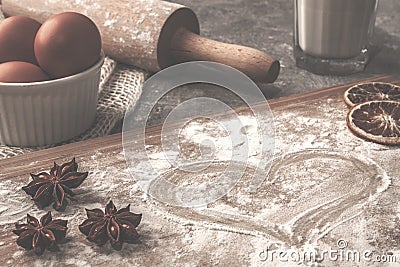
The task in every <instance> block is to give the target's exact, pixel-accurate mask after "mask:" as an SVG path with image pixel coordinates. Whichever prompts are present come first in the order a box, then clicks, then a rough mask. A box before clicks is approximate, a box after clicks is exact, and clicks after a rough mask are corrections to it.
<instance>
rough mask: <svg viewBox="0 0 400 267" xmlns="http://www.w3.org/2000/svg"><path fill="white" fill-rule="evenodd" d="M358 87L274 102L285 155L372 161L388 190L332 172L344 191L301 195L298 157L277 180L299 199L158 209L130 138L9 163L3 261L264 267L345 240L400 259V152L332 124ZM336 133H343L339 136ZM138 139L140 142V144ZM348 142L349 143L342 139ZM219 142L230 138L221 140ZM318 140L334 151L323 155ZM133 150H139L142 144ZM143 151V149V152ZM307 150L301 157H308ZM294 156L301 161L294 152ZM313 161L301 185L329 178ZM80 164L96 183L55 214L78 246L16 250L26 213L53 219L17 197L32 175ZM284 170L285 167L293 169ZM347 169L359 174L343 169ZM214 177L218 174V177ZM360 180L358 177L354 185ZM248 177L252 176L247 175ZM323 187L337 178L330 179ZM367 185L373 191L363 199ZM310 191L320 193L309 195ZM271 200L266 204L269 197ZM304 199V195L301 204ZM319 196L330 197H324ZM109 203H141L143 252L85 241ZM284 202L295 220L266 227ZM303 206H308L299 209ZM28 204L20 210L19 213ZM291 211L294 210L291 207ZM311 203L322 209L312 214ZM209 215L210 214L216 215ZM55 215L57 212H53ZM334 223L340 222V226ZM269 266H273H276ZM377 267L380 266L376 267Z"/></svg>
mask: <svg viewBox="0 0 400 267" xmlns="http://www.w3.org/2000/svg"><path fill="white" fill-rule="evenodd" d="M369 80H371V81H372V80H373V81H385V82H395V81H394V80H393V78H391V77H388V76H381V77H374V78H371V79H369ZM349 86H350V84H347V85H341V86H335V87H332V88H326V89H322V90H317V91H312V92H308V93H305V94H301V95H293V96H290V97H285V98H281V99H276V100H272V101H269V105H270V107H271V109H272V111H273V113H274V116H275V121H276V123H277V126H276V127H277V130H276V133H277V139H278V141H277V146H278V147H277V149H278V152H279V153H278V156H282V155H284V154H285V153H286V152H291V151H293V147H296V146H298V147H300V148H301V149H304V151H305V150H306V149H309V148H319V149H320V148H326V149H332V150H334V149H336V150H337V151H339V152H337V153H336V154H330V153H327V154H324V153H322V152H321V153H322V154H321V155H322V157H323V156H324V155H325V156H326V155H330V156H329V157H327V162H328V163H331V164H332V166H333V165H335V164H336V163H337V162H340V161H343V162H345V163H346V162H347V161H346V160H347V158H346V157H347V156H345V155H350V154H351V155H353V154H357V153H359V154H360V155H364V154H365V155H369V157H370V158H371V159H372V160H373V161H374V162H376V164H375V163H373V164H372V163H371V164H370V163H368V162H369V161H368V160H362V161H360V162H361V163H357V164H365V166H366V169H367V171H370V170H371V172H373V171H375V170H377V173H380V174H379V175H383V174H382V173H384V175H383V176H385V175H388V177H390V178H391V181H392V184H391V186H390V187H389V188H387V185H386V184H384V183H383V184H382V183H381V182H382V181H381V180H380V178H379V177H378V178H377V177H375V176H374V177H371V178H368V177H365V180H363V179H364V176H362V175H361V176H359V178H360V179H361V180H360V181H359V182H360V184H358V181H357V180H355V181H351V186H352V187H349V186H346V185H345V184H343V185H342V183H345V182H346V179H348V177H347V176H346V177H347V178H346V177H342V176H335V175H337V174H335V173H332V174H331V176H332V179H337V181H336V182H337V183H338V184H336V185H335V181H334V180H333V181H332V182H329V187H326V188H325V189H326V190H327V191H324V192H322V194H321V193H316V192H319V191H318V190H322V187H321V188H319V186H322V184H323V182H321V181H320V182H319V183H320V184H319V183H310V184H308V182H309V181H307V180H304V181H303V180H302V181H303V182H304V183H305V184H306V185H307V186H308V187H307V189H304V188H303V189H301V186H305V185H295V183H296V180H293V179H295V178H293V179H292V178H291V177H290V176H285V175H283V174H284V172H285V171H288V170H285V169H284V168H286V167H285V166H292V165H293V166H292V167H293V168H295V167H296V166H297V165H296V164H297V163H296V160H295V159H296V157H297V158H298V156H296V157H293V158H290V156H289V158H288V157H285V156H282V157H281V158H280V159H281V162H277V163H276V165H273V167H272V169H271V173H274V175H276V177H275V180H276V181H278V180H279V181H280V179H283V180H282V181H281V182H282V183H285V179H286V180H287V183H288V184H287V185H290V186H293V187H294V188H295V187H296V186H300V189H299V191H296V190H295V191H293V190H294V189H293V190H291V191H287V190H286V189H284V188H285V187H282V188H281V189H279V190H281V191H279V190H278V189H276V188H275V189H273V190H272V189H271V188H270V189H271V191H270V190H269V189H268V188H269V187H265V188H267V189H268V190H266V189H265V188H264V189H265V190H266V191H259V192H258V196H259V197H261V196H263V198H259V197H258V196H257V195H251V197H250V199H251V200H252V202H251V203H247V204H246V205H244V204H243V203H241V202H240V199H238V198H237V195H234V193H232V192H236V193H235V194H238V195H239V193H240V191H235V190H236V189H235V190H233V191H232V192H231V193H230V194H231V195H230V196H229V197H228V198H225V199H222V200H221V201H225V202H224V203H225V204H224V207H225V208H224V209H227V210H226V212H227V213H224V212H223V211H221V210H218V209H217V208H215V209H212V207H213V205H211V206H210V207H207V210H206V211H204V210H201V209H200V210H199V209H194V210H191V209H184V208H175V207H170V206H168V205H167V206H165V205H163V204H160V203H159V204H157V203H156V202H157V201H153V200H151V199H148V198H147V197H145V196H143V192H142V191H141V190H140V189H138V188H137V186H136V187H135V185H134V184H135V179H134V178H132V176H131V175H130V174H129V171H128V170H127V168H126V163H125V159H124V156H123V153H122V144H121V135H120V134H117V135H112V136H107V137H103V138H98V139H92V140H88V141H84V142H79V143H74V144H69V145H65V146H60V147H55V148H51V149H46V150H42V151H37V152H33V153H29V154H25V155H22V156H17V157H13V158H9V159H4V160H1V161H0V204H1V206H0V257H1V258H2V259H3V262H4V263H5V264H6V265H10V266H21V265H26V266H28V265H30V264H32V261H33V262H34V263H35V264H40V265H42V264H48V265H55V266H56V265H57V264H63V265H67V266H75V265H82V266H94V265H101V266H105V265H108V264H109V262H110V261H112V262H114V263H115V264H119V265H123V266H125V265H134V266H139V265H141V266H156V265H159V266H171V265H176V264H177V265H203V266H208V265H218V264H219V265H221V266H226V265H230V266H236V265H238V264H239V265H251V266H260V265H261V266H267V263H266V262H265V261H261V260H260V258H259V252H260V251H261V250H260V249H265V248H266V247H267V245H268V244H275V245H274V246H276V247H275V249H279V248H281V249H284V248H290V247H295V248H298V249H300V250H302V249H303V250H304V249H305V248H306V246H305V244H307V242H310V244H311V245H315V246H317V248H319V249H325V248H326V247H327V246H333V247H334V246H335V242H336V241H337V240H338V238H340V237H343V238H345V239H346V240H347V241H348V243H349V247H350V248H351V249H373V250H374V251H376V252H379V253H386V252H390V253H392V254H393V253H395V254H396V252H398V251H399V250H400V242H399V241H398V240H397V241H396V240H395V239H396V230H395V229H396V227H395V222H396V218H397V221H398V217H396V216H397V214H396V211H395V210H396V207H395V206H394V205H391V204H390V203H391V202H393V201H396V199H397V198H398V195H399V194H398V193H399V183H400V180H399V177H398V175H399V170H398V168H397V167H396V165H395V164H396V162H397V161H396V159H395V158H393V157H392V155H396V153H397V155H398V152H397V149H396V148H387V147H385V146H381V145H375V144H370V143H369V142H365V141H363V140H360V139H358V138H356V137H353V136H352V135H351V133H349V132H347V129H346V128H345V126H344V125H345V124H344V123H345V122H344V120H345V118H344V117H337V118H336V119H335V120H333V121H332V117H331V116H336V115H335V114H341V116H342V115H343V116H344V114H346V112H347V111H346V109H347V107H346V106H345V104H344V103H343V100H342V95H343V92H344V91H345V90H346V89H347V88H348V87H349ZM324 105H325V106H326V107H324ZM326 110H330V112H326ZM248 111H249V110H248V109H247V108H246V107H243V108H239V109H238V110H237V113H239V114H242V116H247V115H248ZM329 113H332V114H329ZM220 116H221V120H229V118H230V116H232V114H230V113H229V114H220ZM296 117H301V118H305V119H306V120H304V125H298V126H296V127H294V126H292V125H294V124H296V123H295V122H294V121H293V118H296ZM336 120H337V121H336ZM323 125H327V126H329V127H328V128H329V129H323V128H319V127H322V126H323ZM200 126H201V125H200ZM204 127H205V128H207V127H206V126H204ZM335 127H338V128H337V129H334V128H335ZM173 128H174V124H171V125H168V126H166V129H167V132H168V129H173ZM298 128H303V130H298V131H300V134H296V131H297V130H296V129H298ZM160 130H161V127H160V126H155V127H151V128H149V129H147V143H148V144H152V146H154V147H155V146H157V145H158V144H159V140H160ZM164 130H165V129H164ZM301 133H302V134H301ZM318 133H321V135H322V134H323V135H324V136H325V139H323V138H322V137H321V136H318ZM340 134H342V135H343V136H342V135H340ZM134 135H135V134H134V133H132V136H134ZM340 136H342V137H343V138H344V137H345V138H346V139H341V137H340ZM214 137H216V138H217V139H218V138H221V137H219V136H218V135H217V134H215V136H214ZM307 138H308V139H307ZM309 138H314V139H312V140H314V141H309ZM321 138H322V139H321ZM319 139H321V140H322V141H323V142H326V143H323V144H322V145H320V146H319V145H318V140H319ZM343 140H345V141H343ZM346 140H347V141H346ZM132 142H133V143H132V145H133V147H135V145H134V141H132ZM291 142H292V143H291ZM346 142H347V143H346ZM307 144H309V145H307ZM137 149H138V150H139V149H143V148H140V147H137ZM366 150H369V151H366ZM294 151H295V150H294ZM304 151H299V153H303V152H304ZM340 151H342V152H343V153H342V152H340ZM295 153H297V152H296V151H295ZM304 153H306V152H304ZM313 153H314V152H313ZM317 153H319V152H317ZM349 153H350V154H349ZM296 155H297V154H296ZM310 155H313V154H307V153H306V154H302V156H306V157H308V159H311V161H310V162H308V161H307V160H305V162H306V161H307V164H308V163H310V164H311V165H310V166H309V167H310V169H308V172H309V174H307V172H306V173H305V174H303V175H304V176H301V171H299V172H298V173H297V172H293V171H292V172H289V173H291V175H292V176H294V177H297V176H296V175H300V176H298V177H299V178H298V179H299V180H301V179H309V180H311V179H317V178H316V177H308V175H311V173H315V170H320V168H321V166H323V165H324V164H326V162H325V163H324V162H323V161H322V163H321V162H320V164H322V165H321V166H320V165H318V166H316V168H315V169H313V168H312V164H314V163H315V162H313V161H312V160H320V158H318V157H319V156H318V157H315V158H312V157H314V156H310ZM318 155H319V154H318ZM321 155H320V156H321ZM72 157H76V160H77V162H78V163H79V164H80V169H81V170H83V171H89V172H90V175H89V178H88V179H89V180H88V182H86V181H85V183H86V184H85V183H84V184H83V185H82V189H79V190H78V191H77V193H78V194H77V196H76V197H75V198H74V199H72V200H70V202H71V203H70V206H69V208H68V209H67V210H66V211H65V212H64V213H60V212H55V211H53V214H54V215H53V216H54V217H60V218H67V219H69V221H70V223H69V231H68V236H69V237H70V238H69V239H68V242H67V243H66V244H62V245H60V251H59V252H56V253H50V252H46V253H45V254H44V255H43V256H41V257H36V256H35V255H34V254H33V253H32V252H25V251H24V250H23V249H21V248H19V247H18V246H17V245H16V244H15V240H16V236H15V235H13V234H12V233H11V230H12V228H13V224H12V222H14V221H16V220H21V219H23V218H24V217H25V216H26V213H30V214H34V215H39V214H43V213H44V211H41V210H39V209H37V208H36V207H35V206H34V205H32V203H31V201H30V200H29V198H28V197H27V196H26V195H25V194H24V192H22V191H20V192H19V191H18V189H17V188H18V187H19V186H21V185H23V184H25V183H27V182H28V181H29V174H30V173H37V172H39V171H43V170H48V169H49V168H50V167H51V166H52V164H53V161H56V162H59V163H62V162H65V161H67V160H70V159H71V158H72ZM360 157H361V156H360ZM349 159H350V161H349V162H355V161H356V160H357V159H356V157H349ZM386 159H389V160H386ZM138 160H140V159H138ZM282 162H286V165H285V164H283V163H282ZM347 163H348V162H347ZM347 163H346V164H347ZM304 164H305V163H304ZM349 164H350V163H349ZM299 166H303V165H299ZM304 166H305V165H304ZM307 166H308V165H307ZM332 166H329V165H327V166H326V167H327V168H333V167H332ZM282 168H283V169H282ZM307 168H308V167H307ZM343 168H350V167H346V166H344V167H343ZM214 171H217V168H215V169H214ZM322 172H323V171H322ZM367 173H368V172H367ZM176 175H178V174H176ZM193 175H194V178H193V179H195V178H196V175H195V174H193ZM270 175H271V174H270ZM321 175H322V174H321ZM356 175H357V174H356V172H355V173H354V176H356ZM377 175H378V174H377ZM134 176H135V175H134ZM317 176H318V175H317ZM245 177H247V176H246V175H245ZM357 177H358V176H357ZM172 178H173V179H175V180H179V179H180V178H181V177H180V176H179V175H178V176H176V177H172ZM272 178H273V177H272ZM367 178H368V179H367ZM324 179H330V178H329V176H327V177H326V178H324ZM382 179H383V178H382ZM322 181H323V180H322ZM369 185H370V186H371V187H369ZM364 186H365V190H362V188H363V187H364ZM385 186H386V187H385ZM239 188H242V189H244V188H245V186H244V185H239ZM380 188H381V189H382V190H381V189H380ZM237 190H239V189H237ZM274 190H275V191H274ZM276 190H278V191H276ZM313 190H317V191H313ZM346 190H350V191H348V192H347V191H346ZM351 190H352V191H351ZM380 190H381V191H380ZM308 191H310V192H311V191H312V192H311V193H307V192H308ZM293 192H298V193H296V194H299V195H294V193H293ZM350 192H353V193H350ZM264 194H266V195H265V196H264ZM270 194H273V195H272V196H271V195H270ZM275 194H276V195H275ZM286 194H287V195H286ZM304 194H305V196H302V195H304ZM319 194H321V196H320V197H319V198H316V196H318V195H319ZM351 195H353V196H352V197H351V198H346V197H345V196H351ZM396 195H397V196H396ZM285 196H287V197H289V199H288V200H287V201H288V202H285V201H284V200H285V199H283V197H285ZM304 197H306V198H304ZM330 197H332V198H333V199H339V201H338V203H336V204H337V205H334V204H335V203H334V202H333V201H331V200H329V198H330ZM307 198H310V199H309V201H306V199H307ZM311 198H315V199H311ZM108 199H113V200H114V202H115V203H116V204H117V205H120V206H122V205H125V204H127V203H132V204H133V205H132V207H133V208H132V210H133V211H134V212H141V213H143V222H142V224H141V225H140V226H139V229H138V231H139V233H140V235H141V243H140V244H138V245H126V246H124V248H123V250H122V251H121V252H115V251H113V250H112V249H111V248H110V246H109V244H107V245H105V246H104V247H96V246H95V245H93V244H90V243H89V242H88V241H86V240H85V238H84V236H82V235H80V234H79V232H78V230H77V224H78V223H79V222H80V220H82V218H83V217H84V210H83V207H90V208H94V207H100V206H99V205H100V204H105V203H106V202H107V200H108ZM277 199H280V200H279V201H281V202H279V203H278V202H277V203H278V204H279V205H282V206H280V209H285V210H286V212H283V213H282V212H279V211H274V209H273V208H269V209H270V212H269V213H268V214H267V213H266V214H264V215H262V216H265V217H263V218H264V220H260V219H257V220H256V218H261V217H259V216H261V215H260V214H261V213H260V211H261V210H263V209H265V207H266V206H268V205H270V204H271V203H272V202H274V201H276V200H277ZM294 199H298V201H300V200H301V201H300V202H293V201H292V200H294ZM372 199H373V200H372ZM19 201H20V202H21V203H20V204H19V206H21V207H19V206H18V202H19ZM219 201H220V200H219ZM235 201H236V202H235ZM291 201H292V202H291ZM289 202H290V203H292V204H293V205H294V206H293V207H292V206H290V205H289V204H288V203H289ZM320 202H321V203H325V204H324V206H323V208H321V209H320V208H315V207H317V206H318V205H319V204H318V205H317V203H320ZM235 203H236V204H235ZM274 203H275V202H274ZM296 203H297V204H296ZM310 203H313V205H316V206H315V207H314V206H313V207H309V206H307V205H309V204H310ZM278 204H276V205H278ZM16 205H17V206H18V209H16V210H10V207H16ZM230 206H232V207H234V208H235V209H234V210H236V211H237V212H238V215H237V216H233V215H230V214H229V212H228V211H229V208H228V207H230ZM268 207H269V206H268ZM209 208H210V210H208V209H209ZM46 210H52V209H51V208H47V209H46ZM328 211H329V212H328ZM215 212H217V213H215ZM218 212H219V213H218ZM221 212H222V213H221ZM242 212H243V213H242ZM245 214H250V215H248V216H247V215H245ZM299 214H300V215H299ZM246 218H247V219H246ZM252 218H253V219H254V220H253V219H252ZM335 220H340V223H339V222H338V221H335ZM382 220H383V221H382ZM285 227H286V228H285ZM287 227H290V229H291V232H290V233H289V232H286V230H287ZM316 229H317V230H318V229H319V231H320V232H319V233H318V237H315V236H314V235H315V232H316V231H317V230H316ZM317 232H318V231H317ZM362 233H363V234H362ZM271 242H272V243H271ZM399 256H400V255H399ZM399 260H400V258H399ZM269 263H270V264H269V265H268V266H270V265H271V264H272V263H271V262H269ZM263 264H264V265H263ZM274 264H275V265H279V262H278V263H277V262H274ZM337 264H338V262H329V261H328V262H324V265H325V266H336V265H337ZM372 265H375V263H374V264H372ZM341 266H354V262H350V263H349V262H347V263H343V264H341ZM376 266H380V265H379V264H376Z"/></svg>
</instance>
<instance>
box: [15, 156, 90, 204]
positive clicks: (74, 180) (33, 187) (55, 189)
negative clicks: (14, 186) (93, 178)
mask: <svg viewBox="0 0 400 267" xmlns="http://www.w3.org/2000/svg"><path fill="white" fill-rule="evenodd" d="M87 176H88V173H87V172H83V173H81V172H78V164H77V163H76V162H75V158H73V159H72V160H71V161H70V162H67V163H65V164H63V165H61V166H59V165H57V164H56V163H55V162H54V166H53V168H51V170H50V173H46V172H41V173H39V174H36V175H35V174H31V177H32V179H33V181H31V182H30V183H29V184H28V185H27V186H24V187H22V189H23V190H24V191H25V192H26V193H27V194H28V195H30V196H31V197H32V199H33V200H34V201H35V203H36V205H38V206H39V207H40V208H43V207H46V206H48V205H50V204H51V203H52V202H54V204H53V207H54V209H56V210H61V209H64V208H65V207H66V205H67V202H66V200H65V194H68V195H70V196H73V195H74V193H73V192H72V190H71V188H77V187H78V186H79V185H81V184H82V182H83V181H84V180H85V179H86V177H87Z"/></svg>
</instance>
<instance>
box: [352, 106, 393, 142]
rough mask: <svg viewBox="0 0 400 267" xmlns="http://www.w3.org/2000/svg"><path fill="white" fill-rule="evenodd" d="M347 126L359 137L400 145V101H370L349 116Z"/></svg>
mask: <svg viewBox="0 0 400 267" xmlns="http://www.w3.org/2000/svg"><path fill="white" fill-rule="evenodd" d="M347 126H348V127H349V129H350V130H351V131H352V132H353V133H354V134H356V135H357V136H359V137H362V138H364V139H367V140H370V141H373V142H376V143H379V144H384V145H399V144H400V101H368V102H365V103H361V104H358V105H356V106H354V107H353V108H352V109H351V110H350V111H349V113H348V114H347Z"/></svg>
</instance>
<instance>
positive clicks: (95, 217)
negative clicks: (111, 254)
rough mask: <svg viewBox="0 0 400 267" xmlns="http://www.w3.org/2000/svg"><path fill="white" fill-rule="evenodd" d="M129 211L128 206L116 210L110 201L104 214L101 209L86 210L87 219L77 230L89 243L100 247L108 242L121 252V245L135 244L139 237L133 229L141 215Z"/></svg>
mask: <svg viewBox="0 0 400 267" xmlns="http://www.w3.org/2000/svg"><path fill="white" fill-rule="evenodd" d="M129 210H130V205H128V206H127V207H126V208H122V209H120V210H117V209H116V207H115V206H114V203H113V202H112V201H110V202H109V203H108V204H107V206H106V208H105V213H104V212H103V211H102V210H101V209H92V210H89V209H86V213H87V216H88V219H86V220H85V221H84V222H83V223H82V224H81V225H79V230H80V231H81V232H82V233H83V234H84V235H86V236H87V239H88V240H89V241H90V242H94V243H96V244H97V245H99V246H102V245H104V244H105V243H107V241H108V240H110V243H111V246H112V247H113V248H114V249H116V250H121V248H122V244H123V243H130V244H132V243H137V241H138V237H139V234H138V232H137V231H136V229H135V228H136V227H137V226H138V225H139V223H140V221H141V219H142V214H135V213H132V212H130V211H129Z"/></svg>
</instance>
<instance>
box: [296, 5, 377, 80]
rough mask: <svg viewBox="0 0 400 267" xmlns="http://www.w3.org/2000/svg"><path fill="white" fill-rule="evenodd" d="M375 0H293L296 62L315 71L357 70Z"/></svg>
mask: <svg viewBox="0 0 400 267" xmlns="http://www.w3.org/2000/svg"><path fill="white" fill-rule="evenodd" d="M378 1H379V0H294V23H295V25H294V57H295V59H296V65H297V66H298V67H300V68H304V69H306V70H309V71H311V72H314V73H317V74H336V75H346V74H351V73H355V72H361V71H363V70H364V68H365V66H366V65H367V64H368V61H369V59H370V41H371V37H372V33H373V30H374V27H375V17H376V12H377V7H378Z"/></svg>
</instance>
